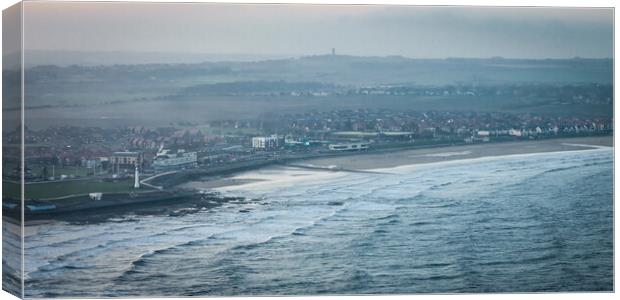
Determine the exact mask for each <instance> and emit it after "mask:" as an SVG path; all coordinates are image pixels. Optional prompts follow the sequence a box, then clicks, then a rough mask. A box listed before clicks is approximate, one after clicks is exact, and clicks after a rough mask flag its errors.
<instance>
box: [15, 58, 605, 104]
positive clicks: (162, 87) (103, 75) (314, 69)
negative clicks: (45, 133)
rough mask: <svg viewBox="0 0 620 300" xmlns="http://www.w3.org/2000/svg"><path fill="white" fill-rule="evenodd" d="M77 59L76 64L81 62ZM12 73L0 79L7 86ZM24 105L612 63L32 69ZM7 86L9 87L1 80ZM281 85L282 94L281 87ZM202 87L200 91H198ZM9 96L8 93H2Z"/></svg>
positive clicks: (554, 73)
mask: <svg viewBox="0 0 620 300" xmlns="http://www.w3.org/2000/svg"><path fill="white" fill-rule="evenodd" d="M79 62H80V61H79V60H76V64H77V63H79ZM17 76H19V73H18V72H4V74H3V77H4V78H3V80H8V81H10V80H13V79H15V78H12V77H17ZM25 80H26V91H27V92H26V105H27V106H29V107H33V106H46V105H75V104H78V105H83V104H95V103H113V102H118V101H132V100H148V99H154V98H159V97H164V96H169V95H175V94H178V93H182V92H187V91H193V92H196V91H200V90H205V91H206V90H210V91H212V90H214V89H215V90H217V91H220V92H221V91H222V89H226V88H233V89H239V88H240V85H239V84H233V83H235V82H242V83H244V85H245V86H247V85H248V83H250V82H260V84H254V85H251V86H253V87H255V88H258V87H260V89H261V91H265V90H268V89H269V86H268V85H265V83H268V82H277V83H280V84H279V87H278V88H279V89H284V90H285V91H286V90H288V88H289V87H290V86H291V84H296V83H297V84H303V85H306V86H307V85H315V86H324V85H328V86H347V87H364V86H373V85H419V86H420V85H421V86H441V85H447V84H471V85H494V84H507V83H508V84H511V83H536V84H574V83H602V84H611V83H612V80H613V60H612V59H547V60H530V59H504V58H491V59H465V58H449V59H411V58H405V57H401V56H389V57H358V56H346V55H317V56H305V57H299V58H286V59H282V58H278V59H264V60H258V61H221V62H202V63H174V64H154V63H148V64H141V63H140V61H138V60H137V61H136V63H135V64H124V65H100V66H92V65H67V66H55V65H38V66H34V67H30V68H28V69H27V70H26V76H25ZM5 82H7V81H5ZM282 82H286V83H287V84H286V87H285V86H284V85H283V84H282ZM192 87H195V88H192ZM198 87H200V88H198ZM4 93H5V96H10V94H11V90H5V92H4Z"/></svg>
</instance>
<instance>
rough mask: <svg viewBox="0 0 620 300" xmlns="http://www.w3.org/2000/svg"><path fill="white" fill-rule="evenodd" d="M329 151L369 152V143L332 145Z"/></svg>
mask: <svg viewBox="0 0 620 300" xmlns="http://www.w3.org/2000/svg"><path fill="white" fill-rule="evenodd" d="M329 150H331V151H353V150H368V143H342V144H330V145H329Z"/></svg>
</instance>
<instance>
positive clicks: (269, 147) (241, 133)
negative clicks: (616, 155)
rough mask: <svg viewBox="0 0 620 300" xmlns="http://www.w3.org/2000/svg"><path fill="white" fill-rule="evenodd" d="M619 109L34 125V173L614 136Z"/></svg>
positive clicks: (12, 171) (31, 177)
mask: <svg viewBox="0 0 620 300" xmlns="http://www.w3.org/2000/svg"><path fill="white" fill-rule="evenodd" d="M612 132H613V120H612V119H610V118H607V119H604V118H577V117H557V116H556V117H550V116H542V115H535V114H529V113H528V114H509V113H481V112H445V111H443V112H440V111H427V112H419V111H391V110H385V109H377V110H371V109H359V110H338V111H329V112H318V111H315V112H308V113H303V114H284V115H269V116H264V117H261V118H260V119H255V120H218V121H211V122H207V123H205V124H193V123H189V122H187V123H182V124H179V125H176V126H169V127H160V128H147V127H141V126H138V127H129V128H108V129H104V128H93V127H77V126H74V127H50V128H46V129H43V130H29V129H27V128H26V131H25V144H26V145H27V147H26V153H25V157H26V172H25V177H26V181H27V182H44V181H63V180H76V179H82V180H87V179H108V180H126V179H129V178H130V177H132V176H134V173H135V171H136V169H139V170H140V172H141V173H143V174H146V175H157V174H161V173H163V172H169V171H174V170H183V169H191V168H202V169H210V168H218V169H221V168H224V169H225V168H226V167H228V166H230V167H234V166H235V164H239V163H246V164H247V163H248V162H250V163H251V162H264V161H269V160H277V159H281V158H287V159H302V158H307V157H316V156H327V155H343V152H359V151H380V150H383V149H398V148H415V147H432V146H446V145H459V144H471V143H489V142H501V141H514V140H530V139H545V138H554V137H569V136H591V135H609V134H612ZM4 139H5V140H4V141H3V143H4V145H5V146H4V147H5V149H4V153H5V154H4V155H5V159H4V164H5V165H4V169H3V170H5V171H4V174H3V176H4V178H5V179H8V180H17V179H18V175H19V171H20V169H19V166H9V165H6V164H7V163H6V162H7V161H11V160H10V158H11V157H12V156H17V155H19V153H18V151H16V149H18V148H13V147H11V146H10V145H14V144H15V143H16V142H18V141H19V135H18V134H17V132H14V133H13V134H5V135H4Z"/></svg>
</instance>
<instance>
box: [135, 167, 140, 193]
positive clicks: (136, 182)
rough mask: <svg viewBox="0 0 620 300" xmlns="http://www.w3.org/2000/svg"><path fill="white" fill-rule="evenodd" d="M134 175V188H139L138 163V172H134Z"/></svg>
mask: <svg viewBox="0 0 620 300" xmlns="http://www.w3.org/2000/svg"><path fill="white" fill-rule="evenodd" d="M133 177H134V183H133V188H134V189H139V188H140V172H138V164H136V173H135V174H134V176H133Z"/></svg>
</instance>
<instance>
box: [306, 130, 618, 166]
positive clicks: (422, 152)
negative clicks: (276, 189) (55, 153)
mask: <svg viewBox="0 0 620 300" xmlns="http://www.w3.org/2000/svg"><path fill="white" fill-rule="evenodd" d="M612 146H613V137H611V136H601V137H583V138H565V139H550V140H538V141H520V142H505V143H489V144H476V145H466V146H452V147H441V148H428V149H415V150H401V151H393V152H388V153H385V152H384V153H365V154H360V155H351V156H342V157H328V158H318V159H309V160H304V161H303V163H305V164H312V165H316V166H330V165H335V166H338V167H341V168H343V169H352V170H370V169H379V168H391V167H397V166H402V165H413V164H425V163H433V162H440V161H449V160H460V159H470V158H479V157H490V156H503V155H514V154H528V153H544V152H556V151H574V150H587V149H592V148H598V147H612Z"/></svg>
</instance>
